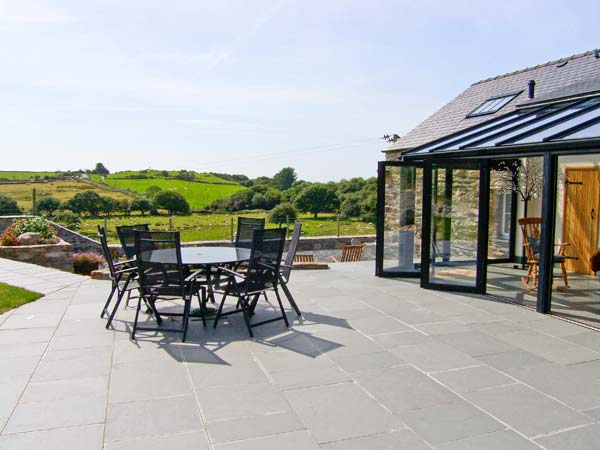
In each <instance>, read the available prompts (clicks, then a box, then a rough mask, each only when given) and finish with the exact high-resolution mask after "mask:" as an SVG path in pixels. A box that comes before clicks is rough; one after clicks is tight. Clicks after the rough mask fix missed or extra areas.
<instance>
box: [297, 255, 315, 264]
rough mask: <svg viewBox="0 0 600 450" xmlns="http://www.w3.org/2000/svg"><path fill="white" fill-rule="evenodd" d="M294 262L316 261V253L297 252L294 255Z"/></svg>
mask: <svg viewBox="0 0 600 450" xmlns="http://www.w3.org/2000/svg"><path fill="white" fill-rule="evenodd" d="M293 262H295V263H310V262H315V255H313V254H312V253H296V255H294V261H293Z"/></svg>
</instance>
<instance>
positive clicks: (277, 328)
mask: <svg viewBox="0 0 600 450" xmlns="http://www.w3.org/2000/svg"><path fill="white" fill-rule="evenodd" d="M268 310H269V308H268V306H262V307H260V308H257V309H256V314H257V315H263V316H264V315H266V311H268ZM291 317H294V316H293V315H291V314H290V318H291ZM143 320H148V321H152V320H153V319H152V317H151V316H150V315H148V316H146V317H144V319H143ZM174 320H177V319H174ZM142 323H143V322H142ZM114 324H115V329H114V331H115V332H116V333H128V334H130V332H131V327H132V322H131V320H130V319H129V318H128V317H123V318H119V319H118V320H115V322H114ZM167 326H168V325H167ZM315 326H317V327H320V329H322V327H321V326H327V327H332V328H333V329H335V328H340V329H345V330H352V329H353V328H352V327H351V326H350V324H349V323H348V322H347V321H346V320H345V319H342V318H340V317H336V316H334V315H326V314H319V313H312V312H306V313H305V314H304V316H303V317H294V318H293V320H292V321H291V323H290V328H285V327H282V326H281V323H273V324H269V325H267V326H263V327H261V328H259V329H257V331H256V336H255V338H254V339H251V338H249V337H248V333H247V330H246V328H245V324H244V321H243V320H242V319H241V318H240V317H230V318H227V319H225V320H224V321H223V323H222V324H221V326H220V327H218V328H217V329H216V330H215V329H213V327H212V326H211V323H210V321H208V323H207V326H206V327H203V326H202V322H201V321H200V320H199V319H198V320H197V321H193V322H191V323H190V326H189V331H188V337H187V340H186V342H181V340H180V339H179V337H178V336H173V335H171V334H169V333H161V332H160V331H157V332H140V333H139V334H138V335H137V336H136V341H132V340H130V339H129V340H128V341H129V342H130V344H131V345H132V346H134V347H138V348H140V350H141V351H144V348H145V347H147V346H148V345H150V346H152V345H154V346H156V348H159V349H161V350H163V351H164V352H166V353H168V355H169V356H171V357H172V358H173V359H174V360H176V361H178V362H187V363H199V364H219V365H233V363H234V362H235V360H236V359H237V356H238V355H235V354H234V352H235V350H236V349H237V347H244V346H247V347H252V350H251V351H252V352H264V351H272V350H274V349H281V350H289V351H292V352H295V353H298V354H301V355H303V356H307V357H310V358H316V357H318V356H319V355H322V354H325V353H327V352H329V351H332V350H335V349H337V348H339V347H343V346H344V345H343V344H340V343H338V342H335V341H334V340H331V339H324V338H321V337H318V336H316V335H315V334H313V333H312V332H311V331H310V330H311V328H312V327H315ZM233 347H235V348H236V349H233ZM240 351H241V350H240Z"/></svg>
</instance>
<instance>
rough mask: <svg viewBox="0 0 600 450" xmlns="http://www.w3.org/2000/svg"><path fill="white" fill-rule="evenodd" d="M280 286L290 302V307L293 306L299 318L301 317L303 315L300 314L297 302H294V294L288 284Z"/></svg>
mask: <svg viewBox="0 0 600 450" xmlns="http://www.w3.org/2000/svg"><path fill="white" fill-rule="evenodd" d="M279 285H280V286H281V289H282V290H283V293H284V294H285V296H286V297H287V299H288V302H289V303H290V305H292V308H293V309H294V311H296V314H297V315H298V316H301V315H302V313H301V312H300V308H298V305H297V304H296V300H294V297H293V296H292V293H291V292H290V290H289V289H288V287H287V284H285V283H280V284H279Z"/></svg>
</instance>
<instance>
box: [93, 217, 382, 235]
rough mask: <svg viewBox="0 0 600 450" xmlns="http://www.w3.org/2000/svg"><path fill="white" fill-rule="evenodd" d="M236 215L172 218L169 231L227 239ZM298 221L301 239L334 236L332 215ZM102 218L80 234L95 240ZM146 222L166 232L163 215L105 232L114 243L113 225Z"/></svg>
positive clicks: (364, 230)
mask: <svg viewBox="0 0 600 450" xmlns="http://www.w3.org/2000/svg"><path fill="white" fill-rule="evenodd" d="M240 215H241V216H250V217H265V216H266V213H264V212H256V213H249V214H240ZM237 217H238V215H234V214H192V215H190V216H176V217H174V218H173V229H174V230H179V231H181V240H182V241H186V242H189V241H213V240H227V239H229V238H230V233H231V219H232V218H233V220H234V227H235V224H237ZM299 220H301V221H302V235H303V236H335V235H336V233H337V224H336V218H335V216H334V215H323V216H322V217H319V218H318V219H314V218H313V217H312V216H311V215H303V216H301V217H300V218H299ZM103 223H104V220H103V219H87V220H85V221H84V222H83V223H82V233H83V234H85V235H87V236H89V237H91V238H94V239H96V233H97V231H98V229H97V225H98V224H103ZM140 223H147V224H149V225H150V228H153V229H157V230H168V229H169V218H168V217H167V216H148V217H141V216H132V217H111V218H110V219H108V220H107V233H108V238H109V241H110V242H112V243H118V240H117V235H116V231H115V226H117V225H135V224H140ZM267 227H268V228H270V227H276V225H274V224H269V223H267ZM368 234H375V225H374V224H371V223H365V222H360V221H358V220H354V219H346V220H342V221H341V223H340V235H342V236H353V235H368Z"/></svg>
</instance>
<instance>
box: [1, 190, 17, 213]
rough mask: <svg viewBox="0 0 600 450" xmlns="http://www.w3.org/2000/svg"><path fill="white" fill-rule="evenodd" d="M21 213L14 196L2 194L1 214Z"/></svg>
mask: <svg viewBox="0 0 600 450" xmlns="http://www.w3.org/2000/svg"><path fill="white" fill-rule="evenodd" d="M10 214H21V210H20V209H19V205H17V202H16V201H15V200H13V199H12V198H9V197H6V196H5V195H0V215H2V216H4V215H10Z"/></svg>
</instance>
